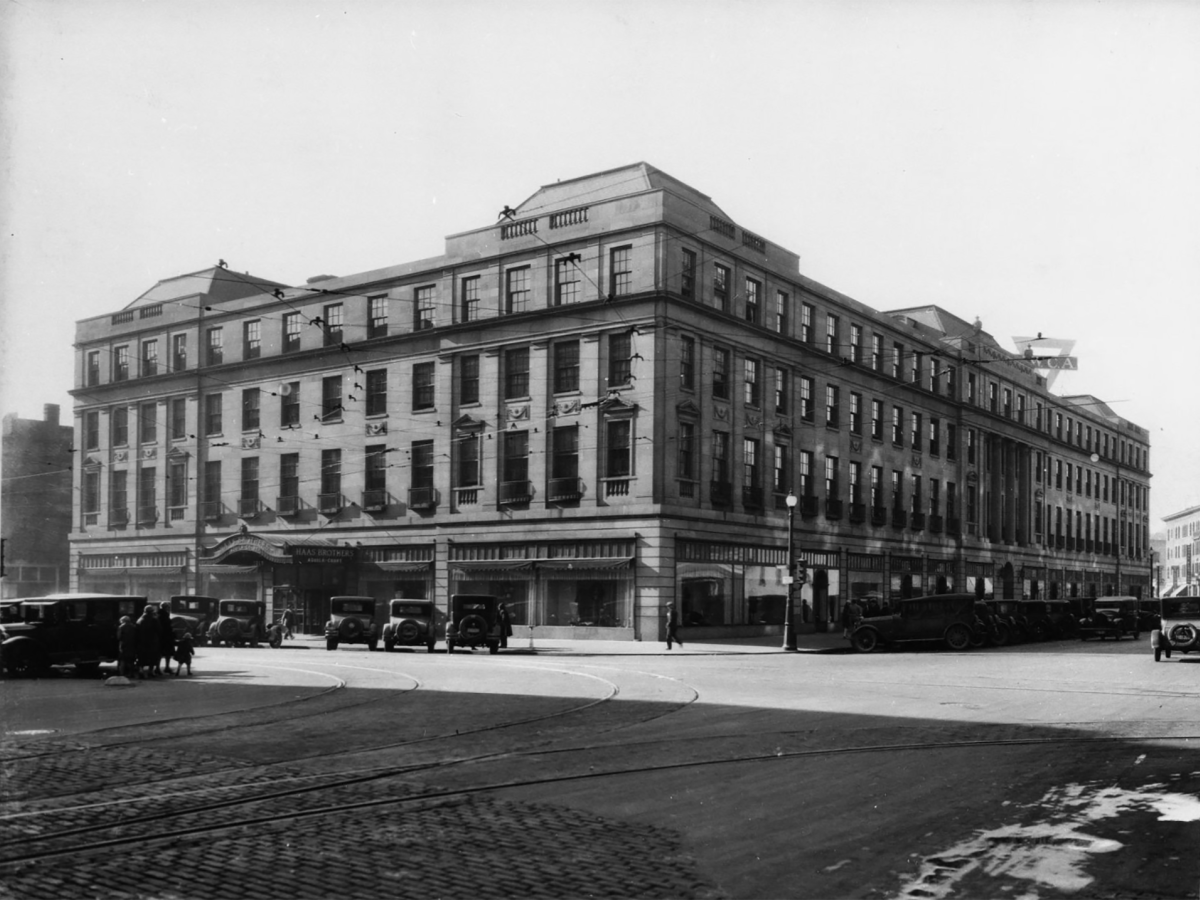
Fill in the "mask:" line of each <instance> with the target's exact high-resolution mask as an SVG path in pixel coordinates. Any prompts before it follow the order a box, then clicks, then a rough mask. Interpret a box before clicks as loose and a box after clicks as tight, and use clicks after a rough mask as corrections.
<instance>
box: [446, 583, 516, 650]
mask: <svg viewBox="0 0 1200 900" xmlns="http://www.w3.org/2000/svg"><path fill="white" fill-rule="evenodd" d="M499 606H500V598H499V597H496V596H493V595H491V594H452V595H451V597H450V617H449V619H447V621H446V652H448V653H453V652H454V648H455V647H469V648H470V649H472V650H474V649H475V648H476V647H485V646H486V647H487V648H488V652H489V653H499V652H500V629H501V627H502V625H501V622H500V614H499V611H498V608H499Z"/></svg>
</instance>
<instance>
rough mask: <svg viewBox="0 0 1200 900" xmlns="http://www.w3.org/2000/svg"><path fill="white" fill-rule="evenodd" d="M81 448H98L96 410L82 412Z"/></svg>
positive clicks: (98, 436)
mask: <svg viewBox="0 0 1200 900" xmlns="http://www.w3.org/2000/svg"><path fill="white" fill-rule="evenodd" d="M83 449H84V450H99V449H100V413H98V412H87V413H84V414H83Z"/></svg>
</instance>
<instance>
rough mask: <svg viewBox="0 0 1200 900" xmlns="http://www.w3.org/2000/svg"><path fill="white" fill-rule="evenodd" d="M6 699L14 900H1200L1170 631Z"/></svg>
mask: <svg viewBox="0 0 1200 900" xmlns="http://www.w3.org/2000/svg"><path fill="white" fill-rule="evenodd" d="M835 643H836V642H835ZM0 698H2V700H0V704H2V705H0V712H2V714H3V724H4V743H3V747H2V748H0V749H2V757H0V758H2V759H3V761H4V768H3V772H4V774H3V785H2V787H3V797H2V799H3V803H2V805H0V845H3V846H4V847H5V848H6V849H3V850H0V897H7V896H13V897H50V896H55V897H64V896H67V897H69V896H122V897H133V896H142V897H166V896H172V897H181V898H189V897H241V896H246V897H276V896H278V897H299V896H306V897H333V896H339V897H340V896H380V895H382V894H384V893H387V894H397V893H398V894H401V895H403V896H406V897H422V896H429V897H468V896H469V897H527V896H549V897H576V896H603V897H617V896H620V897H624V896H645V897H739V898H740V897H750V898H753V897H811V898H831V897H833V898H836V897H895V898H914V900H915V898H960V897H972V898H973V897H1012V898H1034V897H1037V898H1056V897H1086V898H1099V897H1142V898H1149V897H1171V898H1176V897H1191V898H1195V897H1197V896H1200V753H1198V752H1197V748H1198V747H1200V702H1198V701H1200V657H1196V656H1192V657H1183V658H1176V659H1173V660H1171V661H1169V662H1168V661H1165V660H1164V661H1163V662H1161V663H1158V664H1155V663H1154V662H1153V659H1152V657H1151V656H1150V653H1149V647H1148V642H1147V640H1146V638H1145V637H1143V638H1142V639H1141V640H1140V641H1138V642H1131V641H1124V642H1121V643H1113V642H1104V643H1100V642H1095V641H1091V642H1087V643H1082V642H1077V641H1076V642H1058V643H1047V644H1032V645H1018V646H1014V647H1007V648H1001V649H985V650H977V651H969V652H966V653H961V654H960V653H952V652H949V651H945V650H936V649H935V650H912V651H907V650H906V651H901V652H887V653H878V654H870V655H860V654H852V653H850V654H787V653H783V652H780V651H778V650H776V649H774V648H773V647H763V646H757V647H746V646H739V645H734V644H722V645H720V646H716V645H699V646H696V645H691V644H689V645H688V646H687V647H686V648H685V650H684V652H682V653H681V652H679V651H678V650H677V651H674V652H672V653H666V652H665V651H664V650H663V648H661V647H657V646H646V645H625V646H621V645H613V644H602V645H601V644H586V643H582V642H580V643H565V642H562V643H558V644H547V643H541V644H539V646H538V647H537V648H536V649H535V650H534V651H531V650H530V649H529V648H527V647H519V648H518V647H514V648H513V649H512V650H511V651H509V652H507V653H501V654H500V655H498V656H490V655H488V654H486V653H474V654H471V653H455V654H453V655H447V654H445V653H436V654H426V653H424V652H423V651H422V652H403V653H394V654H386V653H382V652H378V653H369V652H367V651H366V649H365V648H359V647H343V648H341V649H339V650H338V651H336V652H334V653H327V652H325V651H324V649H323V648H322V646H321V645H320V644H318V643H308V642H300V643H294V644H290V645H287V646H285V647H284V648H283V649H281V650H278V651H272V650H269V649H260V650H249V649H245V650H234V649H214V648H202V649H201V651H200V654H199V656H198V658H197V660H196V673H195V675H194V676H193V677H191V678H188V677H186V676H184V677H182V678H163V679H160V680H154V681H151V682H147V683H143V684H139V685H136V686H134V687H129V688H114V687H105V686H103V685H102V683H101V682H100V681H98V680H90V679H84V678H75V677H70V676H66V677H58V678H49V679H38V680H30V681H13V680H7V681H5V682H3V684H2V686H0Z"/></svg>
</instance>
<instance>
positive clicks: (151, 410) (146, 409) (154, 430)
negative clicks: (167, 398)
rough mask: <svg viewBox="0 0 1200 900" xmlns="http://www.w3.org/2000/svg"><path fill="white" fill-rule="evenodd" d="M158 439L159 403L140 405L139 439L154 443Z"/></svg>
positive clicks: (142, 441)
mask: <svg viewBox="0 0 1200 900" xmlns="http://www.w3.org/2000/svg"><path fill="white" fill-rule="evenodd" d="M157 440H158V404H157V403H143V404H142V405H141V406H139V407H138V441H139V442H140V443H143V444H153V443H154V442H155V441H157Z"/></svg>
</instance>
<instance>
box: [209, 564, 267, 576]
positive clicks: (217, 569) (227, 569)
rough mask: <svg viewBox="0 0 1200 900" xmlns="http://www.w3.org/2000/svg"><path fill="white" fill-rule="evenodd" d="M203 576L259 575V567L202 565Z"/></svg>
mask: <svg viewBox="0 0 1200 900" xmlns="http://www.w3.org/2000/svg"><path fill="white" fill-rule="evenodd" d="M200 574H201V575H218V576H220V575H257V574H258V566H223V565H221V564H220V563H200Z"/></svg>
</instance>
